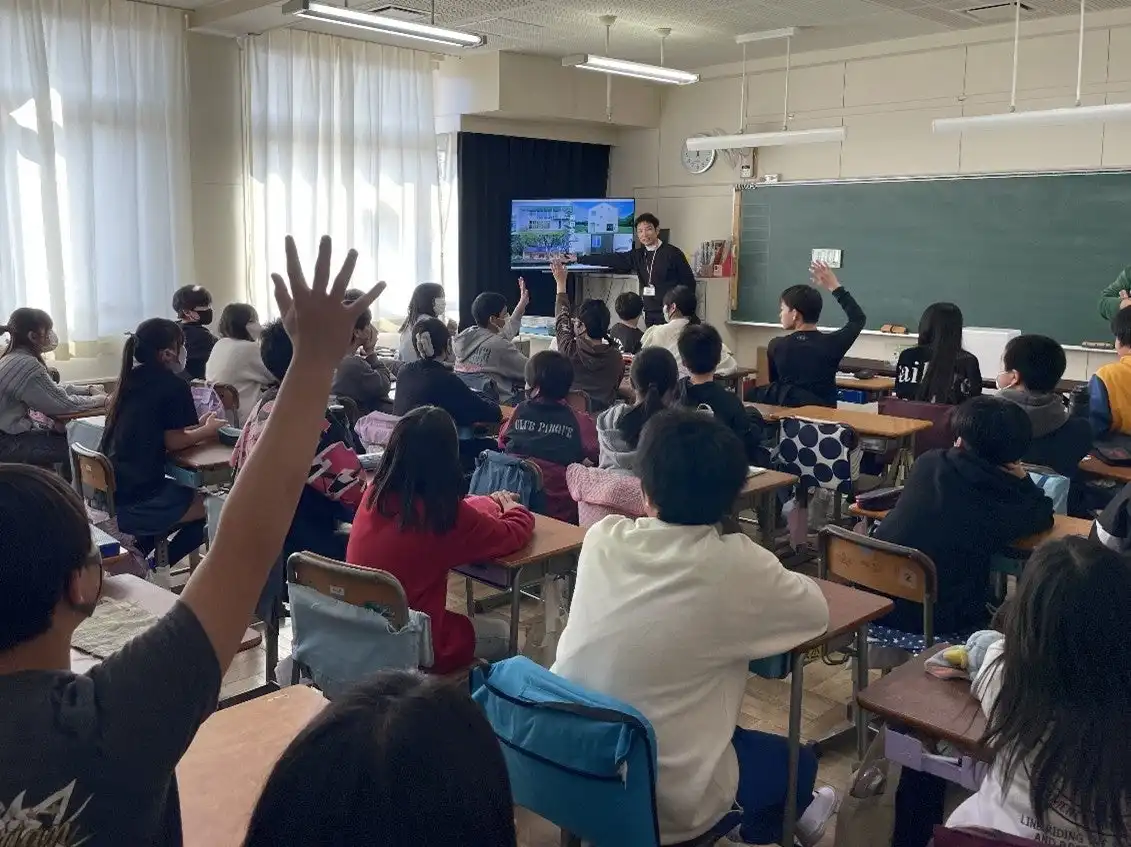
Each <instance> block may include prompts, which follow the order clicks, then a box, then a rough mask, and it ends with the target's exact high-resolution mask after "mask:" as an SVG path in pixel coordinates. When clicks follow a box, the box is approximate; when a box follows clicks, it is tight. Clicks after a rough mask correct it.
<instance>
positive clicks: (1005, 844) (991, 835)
mask: <svg viewBox="0 0 1131 847" xmlns="http://www.w3.org/2000/svg"><path fill="white" fill-rule="evenodd" d="M934 843H935V847H1039V845H1040V842H1039V841H1033V840H1031V839H1028V838H1020V837H1018V836H1016V835H1006V834H1005V833H1003V832H989V831H983V832H973V831H971V830H963V829H947V828H946V827H944V826H936V827H935V838H934Z"/></svg>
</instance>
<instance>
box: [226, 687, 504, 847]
mask: <svg viewBox="0 0 1131 847" xmlns="http://www.w3.org/2000/svg"><path fill="white" fill-rule="evenodd" d="M466 689H467V686H466V685H463V686H460V685H453V684H452V683H451V681H449V680H444V679H435V678H429V677H424V676H421V675H419V674H415V673H407V672H404V671H396V672H393V671H386V672H384V673H381V674H378V675H376V676H374V677H373V678H372V679H370V680H366V681H365V682H363V683H360V684H359V685H357V686H356V687H355V688H353V689H352V690H350V692H349V693H348V694H346V695H344V696H342V697H339V698H337V699H335V700H334V701H333V702H332V703H331V704H330V705H328V706H327V707H326V708H325V709H323V710H322V711H321V712H320V713H319V714H318V716H317V717H315V718H314V720H312V721H311V722H310V723H309V724H307V726H306V728H305V729H303V731H302V732H300V733H299V734H298V736H297V737H296V738H295V739H294V741H292V742H291V743H290V744H289V745H288V746H287V749H286V750H285V751H283V755H282V756H281V757H279V761H278V763H277V764H276V765H275V767H274V769H273V770H272V771H271V775H270V776H269V777H268V778H267V783H266V784H265V785H264V786H263V793H262V794H261V795H260V797H259V802H258V803H256V805H255V811H254V812H253V813H252V816H251V823H250V824H249V826H248V829H247V838H246V840H245V841H244V842H243V847H325V846H326V845H335V847H346V845H360V844H362V843H367V844H374V845H376V844H382V845H391V844H397V845H410V844H411V845H421V847H425V845H435V847H439V845H452V846H453V847H454V845H459V847H515V844H516V835H515V823H514V801H513V800H512V799H511V787H510V780H509V778H508V776H507V765H506V762H505V761H504V760H503V754H502V749H501V748H500V747H499V742H498V739H496V737H495V733H494V730H492V729H491V724H490V723H488V722H487V718H486V716H484V714H483V710H482V709H481V708H480V707H479V706H478V705H476V704H475V702H474V701H473V700H472V699H471V698H470V697H468V695H467V690H466ZM405 774H412V778H411V779H406V778H405ZM438 810H443V811H442V814H441V813H438Z"/></svg>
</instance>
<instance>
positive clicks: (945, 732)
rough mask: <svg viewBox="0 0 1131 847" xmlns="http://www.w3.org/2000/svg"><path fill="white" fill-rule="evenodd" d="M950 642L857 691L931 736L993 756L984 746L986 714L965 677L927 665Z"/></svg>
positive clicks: (870, 705)
mask: <svg viewBox="0 0 1131 847" xmlns="http://www.w3.org/2000/svg"><path fill="white" fill-rule="evenodd" d="M944 647H946V645H945V644H940V645H935V646H934V647H931V648H930V649H929V650H926V651H925V652H923V653H920V654H919V655H918V656H916V657H915V658H913V659H912V660H911V661H909V662H907V663H906V664H903V665H900V666H899V667H898V668H896V669H895V670H893V671H892V672H891V673H889V674H888V675H887V676H882V677H880V678H879V679H878V680H876V681H875V682H873V683H872V684H871V685H869V686H868V687H866V688H865V689H864V690H862V691H861V692H860V693H858V694H857V695H856V702H857V703H859V704H860V707H861V708H862V709H866V710H867V711H869V712H872V713H873V714H876V715H879V716H880V717H882V718H883V719H884V720H887V721H893V722H897V723H900V724H904V725H905V726H908V727H910V728H911V729H913V730H915V731H916V732H918V733H921V734H922V735H925V736H926V737H928V738H931V739H935V740H939V741H949V742H950V743H951V744H953V745H954V746H955V747H957V748H959V749H960V750H962V751H963V752H966V753H969V754H971V755H973V756H976V757H978V758H979V759H982V760H983V761H988V760H989V759H988V756H987V753H986V750H985V749H984V748H983V747H982V744H981V739H982V734H983V733H984V732H985V730H986V716H985V714H983V712H982V707H981V704H979V703H978V701H977V700H976V699H975V698H974V696H973V695H972V694H971V693H970V682H969V681H968V680H965V679H939V678H938V677H937V676H932V675H931V674H929V673H927V671H926V670H924V665H925V663H926V660H927V659H928V658H929V657H931V656H933V655H934V654H935V653H938V652H939V651H940V650H942V649H944Z"/></svg>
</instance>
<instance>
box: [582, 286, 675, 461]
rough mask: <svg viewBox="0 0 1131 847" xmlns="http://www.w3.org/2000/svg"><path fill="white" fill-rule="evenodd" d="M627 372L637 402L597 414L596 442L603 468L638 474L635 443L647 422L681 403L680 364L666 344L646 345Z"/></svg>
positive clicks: (619, 404) (623, 404)
mask: <svg viewBox="0 0 1131 847" xmlns="http://www.w3.org/2000/svg"><path fill="white" fill-rule="evenodd" d="M669 293H670V292H669ZM628 373H629V380H630V381H631V382H632V390H633V392H634V393H635V395H636V402H634V403H632V404H631V405H630V404H627V403H618V404H617V405H615V406H613V407H612V408H610V409H606V410H605V411H604V412H602V413H601V414H600V415H598V416H597V442H598V444H599V445H600V451H601V455H600V466H601V467H602V468H605V469H607V470H615V471H621V472H623V473H629V474H633V475H636V446H637V444H638V443H639V442H640V433H641V432H643V431H644V424H646V423H648V421H649V419H650V418H651V417H652V416H653V415H654V414H656V412H659V411H661V410H663V409H666V408H668V407H669V406H674V405H676V403H677V402H678V388H679V367H678V366H677V365H676V361H675V356H673V355H672V354H671V353H670V352H669V351H668V349H667V348H666V347H645V348H644V349H643V350H641V351H640V352H639V353H637V354H636V356H635V357H634V358H633V360H632V367H631V368H630V369H629V372H628Z"/></svg>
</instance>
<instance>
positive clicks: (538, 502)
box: [467, 450, 546, 514]
mask: <svg viewBox="0 0 1131 847" xmlns="http://www.w3.org/2000/svg"><path fill="white" fill-rule="evenodd" d="M496 491H509V492H511V493H512V494H514V495H515V496H516V497H517V498H518V501H519V502H520V503H522V505H524V506H525V507H526V508H528V509H529V510H530V511H532V512H538V513H539V514H541V513H542V512H544V511H545V510H546V497H545V493H544V492H543V491H542V484H541V479H540V475H539V474H538V472H537V471H536V470H535V469H534V468H531V467H530V465H529V464H528V463H527V460H525V459H522V458H519V457H518V456H508V455H507V454H506V453H499V452H497V451H495V450H484V451H483V452H482V453H480V454H479V458H478V459H476V461H475V473H473V474H472V475H471V485H470V487H469V488H468V492H467V493H468V494H493V493H495V492H496Z"/></svg>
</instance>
